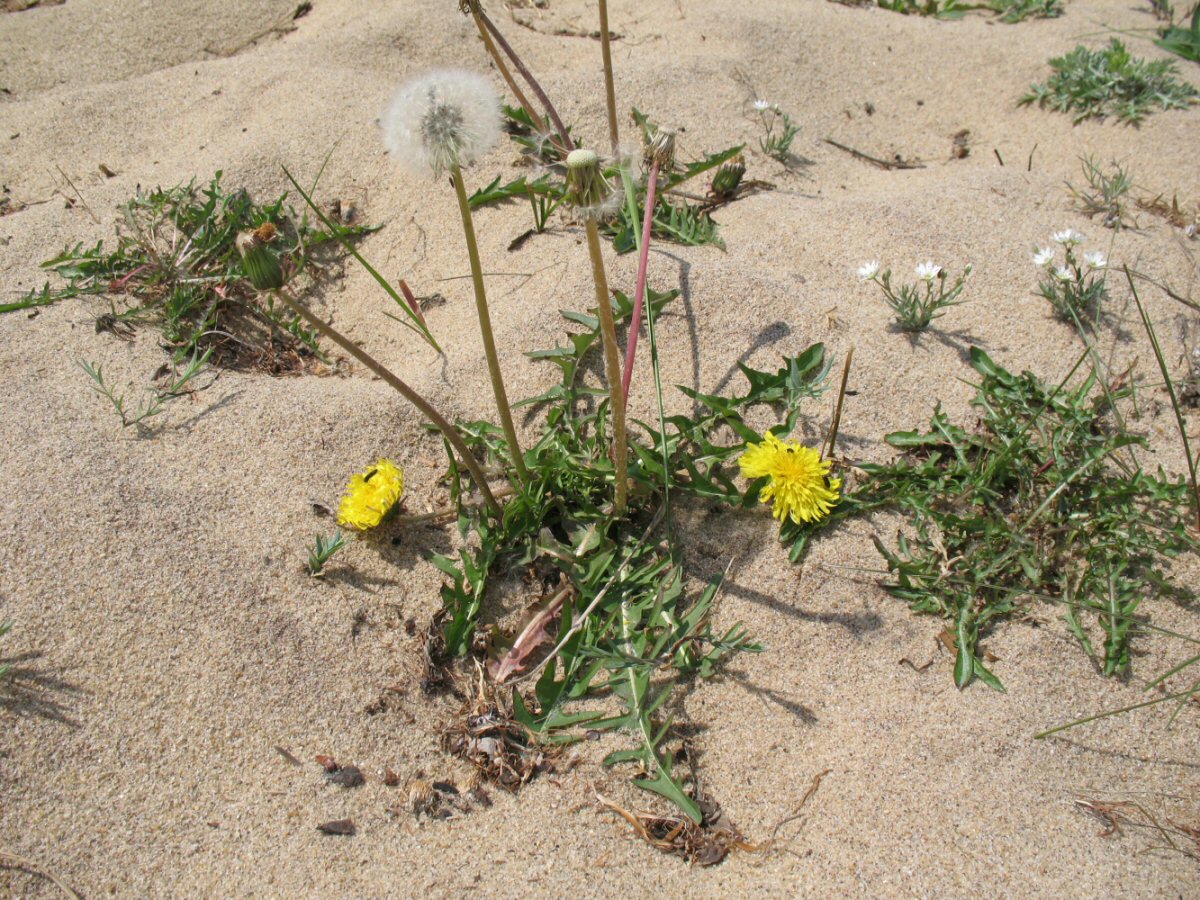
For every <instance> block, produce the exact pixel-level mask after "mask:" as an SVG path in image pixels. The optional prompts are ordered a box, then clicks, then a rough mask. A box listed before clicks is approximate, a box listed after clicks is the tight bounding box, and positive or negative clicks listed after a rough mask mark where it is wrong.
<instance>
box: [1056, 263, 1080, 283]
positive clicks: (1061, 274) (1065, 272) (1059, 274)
mask: <svg viewBox="0 0 1200 900" xmlns="http://www.w3.org/2000/svg"><path fill="white" fill-rule="evenodd" d="M1054 277H1055V278H1057V279H1058V280H1059V281H1074V280H1075V273H1074V272H1072V271H1071V270H1070V269H1068V268H1067V267H1066V266H1058V267H1057V268H1056V269H1055V270H1054Z"/></svg>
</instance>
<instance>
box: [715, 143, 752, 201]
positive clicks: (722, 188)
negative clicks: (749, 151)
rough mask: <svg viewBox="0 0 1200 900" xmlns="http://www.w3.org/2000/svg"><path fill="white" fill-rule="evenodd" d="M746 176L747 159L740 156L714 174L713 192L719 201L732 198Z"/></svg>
mask: <svg viewBox="0 0 1200 900" xmlns="http://www.w3.org/2000/svg"><path fill="white" fill-rule="evenodd" d="M745 175H746V158H745V157H744V156H742V154H740V153H739V154H738V155H737V156H735V157H734V158H733V159H731V160H729V162H727V163H725V164H724V165H722V166H721V167H720V168H719V169H717V171H716V172H715V173H714V174H713V179H712V188H711V192H712V195H713V196H714V197H716V198H717V199H722V198H725V197H730V196H732V195H733V193H734V192H735V191H736V190H737V189H738V188H739V187H740V186H741V184H742V179H743V178H744V177H745Z"/></svg>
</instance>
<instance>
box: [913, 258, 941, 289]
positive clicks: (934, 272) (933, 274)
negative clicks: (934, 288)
mask: <svg viewBox="0 0 1200 900" xmlns="http://www.w3.org/2000/svg"><path fill="white" fill-rule="evenodd" d="M941 271H942V267H941V266H939V265H938V264H937V263H935V262H923V263H920V264H919V265H918V266H917V277H918V278H920V279H921V280H922V281H927V282H929V283H930V284H932V283H933V279H935V278H937V277H938V275H940V274H941Z"/></svg>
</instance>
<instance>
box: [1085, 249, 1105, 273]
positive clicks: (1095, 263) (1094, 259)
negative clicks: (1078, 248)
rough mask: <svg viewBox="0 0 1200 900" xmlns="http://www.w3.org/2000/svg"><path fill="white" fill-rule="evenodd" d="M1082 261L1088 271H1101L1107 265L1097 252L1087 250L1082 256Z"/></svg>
mask: <svg viewBox="0 0 1200 900" xmlns="http://www.w3.org/2000/svg"><path fill="white" fill-rule="evenodd" d="M1083 261H1084V262H1085V263H1087V265H1088V268H1089V269H1103V268H1104V267H1105V266H1107V265H1108V260H1107V259H1105V258H1104V254H1103V253H1101V252H1100V251H1099V250H1089V251H1088V252H1087V253H1085V254H1083Z"/></svg>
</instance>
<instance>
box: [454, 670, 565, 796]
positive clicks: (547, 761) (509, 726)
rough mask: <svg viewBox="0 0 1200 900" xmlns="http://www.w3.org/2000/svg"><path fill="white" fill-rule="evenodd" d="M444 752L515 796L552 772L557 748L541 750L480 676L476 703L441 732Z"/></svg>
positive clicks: (531, 735)
mask: <svg viewBox="0 0 1200 900" xmlns="http://www.w3.org/2000/svg"><path fill="white" fill-rule="evenodd" d="M442 749H443V750H445V751H446V752H447V753H449V754H451V755H452V756H456V757H458V758H459V759H462V760H465V761H466V762H469V763H470V764H471V765H472V766H474V767H475V770H476V771H477V772H478V773H479V775H480V777H481V778H483V779H484V780H485V781H489V782H491V783H493V784H496V785H499V786H500V787H502V788H504V789H505V790H506V791H510V792H512V793H516V791H518V790H519V789H520V788H521V786H522V785H523V784H526V783H528V782H529V781H531V780H532V779H533V778H534V776H536V775H539V774H541V773H542V772H549V771H553V769H554V760H555V759H556V758H557V757H558V756H559V755H560V754H561V752H562V750H561V748H558V747H552V746H547V747H542V746H539V745H538V743H537V741H536V739H535V738H534V736H533V734H531V733H530V731H529V729H528V728H526V727H525V726H524V725H522V724H521V723H520V722H518V721H517V720H516V719H514V718H513V717H512V713H511V711H510V710H509V709H508V708H507V707H506V705H505V704H504V703H503V702H502V700H501V698H500V697H499V694H498V692H497V691H496V690H494V689H493V688H491V687H489V685H488V684H487V683H486V681H485V679H484V676H483V672H482V671H480V672H479V681H478V690H477V695H476V700H475V701H474V702H473V703H471V704H470V705H468V706H467V707H465V708H464V709H463V714H462V716H461V718H459V720H458V721H456V722H454V723H453V724H451V725H450V726H449V727H448V728H447V729H446V730H445V731H444V732H442Z"/></svg>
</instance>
